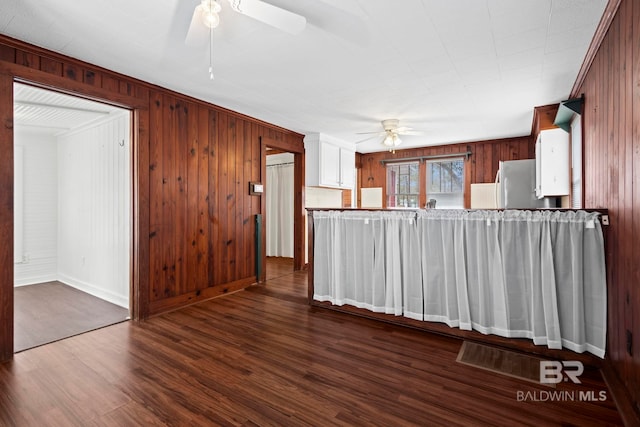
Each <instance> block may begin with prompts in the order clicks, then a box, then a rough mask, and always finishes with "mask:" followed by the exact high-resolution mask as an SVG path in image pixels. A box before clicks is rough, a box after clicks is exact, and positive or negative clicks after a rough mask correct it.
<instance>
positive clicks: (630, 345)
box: [627, 329, 633, 356]
mask: <svg viewBox="0 0 640 427" xmlns="http://www.w3.org/2000/svg"><path fill="white" fill-rule="evenodd" d="M627 353H629V356H633V334H632V333H631V331H630V330H628V329H627Z"/></svg>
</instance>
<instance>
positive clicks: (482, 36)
mask: <svg viewBox="0 0 640 427" xmlns="http://www.w3.org/2000/svg"><path fill="white" fill-rule="evenodd" d="M267 2H268V3H272V4H274V5H277V6H279V7H283V8H286V9H289V10H291V11H293V12H296V13H299V14H302V15H304V16H305V17H306V18H307V27H306V28H305V30H304V31H303V32H302V33H300V34H298V35H290V34H288V33H285V32H282V31H279V30H277V29H274V28H272V27H270V26H267V25H265V24H263V23H261V22H259V21H256V20H254V19H252V18H249V17H247V16H244V15H240V14H238V13H236V12H234V11H233V10H231V8H230V7H229V3H228V1H226V0H220V3H221V5H222V7H223V10H222V12H221V13H220V20H221V23H220V26H219V27H218V28H217V29H216V30H215V33H214V56H213V62H214V73H215V76H216V77H215V80H213V81H212V80H209V76H208V66H209V65H208V63H209V54H208V47H207V38H205V39H204V40H202V43H200V44H192V45H186V44H185V43H184V37H185V36H186V33H187V28H188V26H189V23H190V20H191V14H192V12H193V8H194V7H195V5H197V4H198V0H135V1H130V0H92V1H78V0H48V1H42V0H2V2H1V3H0V33H3V34H6V35H9V36H11V37H15V38H18V39H21V40H24V41H27V42H29V43H33V44H35V45H38V46H42V47H45V48H47V49H51V50H54V51H57V52H61V53H63V54H65V55H69V56H71V57H75V58H78V59H81V60H84V61H87V62H90V63H93V64H96V65H99V66H102V67H105V68H108V69H111V70H114V71H117V72H120V73H123V74H126V75H130V76H133V77H136V78H139V79H142V80H145V81H148V82H151V83H155V84H158V85H160V86H163V87H166V88H169V89H173V90H175V91H178V92H182V93H185V94H187V95H191V96H194V97H196V98H200V99H203V100H205V101H209V102H211V103H213V104H216V105H220V106H223V107H226V108H229V109H232V110H235V111H238V112H241V113H244V114H247V115H249V116H253V117H256V118H258V119H261V120H264V121H267V122H270V123H273V124H276V125H279V126H282V127H285V128H287V129H291V130H293V131H296V132H299V133H302V134H309V133H324V134H327V135H330V136H332V137H335V138H338V139H342V140H344V141H348V142H353V143H355V142H357V141H360V140H362V139H363V135H358V134H357V133H358V132H372V131H378V130H381V129H382V127H381V125H380V120H383V119H389V118H397V119H399V120H400V125H401V126H409V127H412V128H414V129H418V130H422V131H424V135H422V136H406V137H403V145H402V146H401V147H400V148H405V147H412V146H425V145H435V144H444V143H455V142H465V141H471V140H485V139H493V138H502V137H510V136H522V135H528V134H529V132H530V129H531V121H532V115H533V108H534V107H535V106H540V105H547V104H551V103H556V102H559V101H561V100H563V99H566V98H567V97H568V95H569V91H570V90H571V87H572V85H573V83H574V81H575V78H576V75H577V73H578V70H579V69H580V66H581V64H582V61H583V59H584V56H585V53H586V51H587V48H588V46H589V43H590V41H591V39H592V37H593V34H594V31H595V29H596V26H597V24H598V22H599V20H600V17H601V16H602V13H603V11H604V8H605V6H606V3H607V1H606V0H422V1H420V0H396V1H393V2H392V1H388V0H385V1H383V0H268V1H267ZM357 149H358V151H360V152H372V151H381V150H384V147H383V146H381V144H380V140H379V139H377V138H374V139H372V140H369V141H367V142H364V143H361V144H358V145H357Z"/></svg>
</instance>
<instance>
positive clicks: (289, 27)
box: [229, 0, 307, 35]
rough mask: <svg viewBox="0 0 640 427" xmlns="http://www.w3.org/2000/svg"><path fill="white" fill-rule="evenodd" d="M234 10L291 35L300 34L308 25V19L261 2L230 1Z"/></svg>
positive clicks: (255, 0)
mask: <svg viewBox="0 0 640 427" xmlns="http://www.w3.org/2000/svg"><path fill="white" fill-rule="evenodd" d="M229 3H231V6H232V8H233V10H235V11H236V12H239V13H241V14H243V15H247V16H249V17H251V18H253V19H256V20H258V21H261V22H264V23H265V24H267V25H271V26H272V27H275V28H277V29H279V30H282V31H285V32H287V33H289V34H294V35H295V34H299V33H300V32H301V31H302V30H304V28H305V27H306V25H307V19H306V18H305V17H304V16H302V15H298V14H295V13H293V12H289V11H288V10H286V9H282V8H279V7H277V6H274V5H272V4H269V3H265V2H263V1H261V0H240V1H238V0H235V1H234V0H230V1H229Z"/></svg>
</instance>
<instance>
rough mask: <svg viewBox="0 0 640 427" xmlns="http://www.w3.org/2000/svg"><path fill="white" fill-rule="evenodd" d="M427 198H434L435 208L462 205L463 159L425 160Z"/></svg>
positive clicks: (459, 206)
mask: <svg viewBox="0 0 640 427" xmlns="http://www.w3.org/2000/svg"><path fill="white" fill-rule="evenodd" d="M427 200H435V201H436V207H437V208H444V209H454V208H463V207H464V159H462V158H459V159H447V160H444V159H443V160H431V161H428V162H427Z"/></svg>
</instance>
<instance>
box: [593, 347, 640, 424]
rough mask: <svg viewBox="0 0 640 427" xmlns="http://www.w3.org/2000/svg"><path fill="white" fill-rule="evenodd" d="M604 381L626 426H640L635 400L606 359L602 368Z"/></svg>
mask: <svg viewBox="0 0 640 427" xmlns="http://www.w3.org/2000/svg"><path fill="white" fill-rule="evenodd" d="M600 373H601V374H602V378H603V379H604V382H605V383H606V384H607V388H609V392H611V398H612V399H613V401H614V403H615V404H616V408H617V409H618V413H619V414H620V418H622V422H623V423H624V425H625V426H640V413H638V409H636V407H635V406H634V404H633V400H632V398H631V396H630V395H629V393H628V391H627V388H626V387H625V386H624V383H623V382H622V381H621V380H620V378H619V377H618V374H616V372H615V370H614V369H613V366H611V362H610V361H609V360H608V359H606V360H605V361H604V363H603V364H602V368H601V370H600Z"/></svg>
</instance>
